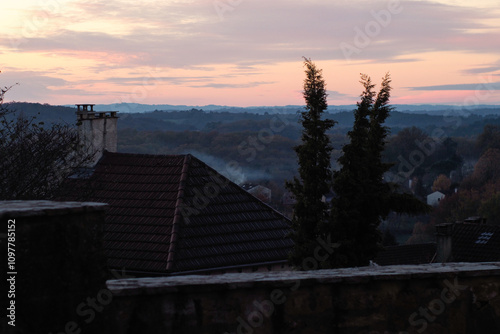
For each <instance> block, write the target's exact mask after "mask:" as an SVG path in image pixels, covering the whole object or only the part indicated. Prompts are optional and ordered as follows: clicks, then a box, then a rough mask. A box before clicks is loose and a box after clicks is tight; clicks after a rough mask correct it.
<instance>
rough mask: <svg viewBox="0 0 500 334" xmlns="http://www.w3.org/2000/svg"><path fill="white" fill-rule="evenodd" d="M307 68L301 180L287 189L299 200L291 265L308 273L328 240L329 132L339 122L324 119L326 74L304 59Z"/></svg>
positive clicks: (299, 150)
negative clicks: (320, 243) (311, 259)
mask: <svg viewBox="0 0 500 334" xmlns="http://www.w3.org/2000/svg"><path fill="white" fill-rule="evenodd" d="M304 66H305V67H306V70H305V73H306V78H305V79H304V90H303V96H304V99H305V102H306V106H305V110H304V111H303V112H301V118H300V122H301V124H302V126H303V131H302V136H301V144H300V145H298V146H296V147H295V148H294V150H295V152H296V154H297V158H298V162H299V169H298V172H299V177H298V178H297V177H295V178H294V179H293V180H292V181H291V182H287V183H286V187H287V188H288V189H289V190H290V191H291V192H292V193H293V195H294V197H295V200H296V203H295V206H294V215H293V218H292V232H291V238H292V239H293V241H294V243H295V246H294V249H293V251H292V253H291V254H290V258H289V260H290V264H291V265H293V266H295V267H298V268H300V269H304V270H305V269H311V268H307V266H306V265H305V262H304V259H306V258H308V257H311V256H314V249H315V248H316V247H317V246H318V243H317V239H318V238H319V237H321V238H325V237H326V236H327V234H328V233H329V219H328V209H329V205H328V204H327V203H325V202H323V201H322V197H323V195H326V194H327V193H328V192H329V191H330V189H331V179H332V171H331V164H330V155H331V151H332V149H333V147H332V146H331V143H330V139H329V137H328V136H327V134H326V131H328V130H329V129H330V128H331V127H333V126H334V124H335V122H334V121H333V120H329V119H321V118H322V115H323V112H324V111H325V110H326V109H327V107H328V104H327V94H326V89H325V81H324V80H323V76H322V70H321V69H318V68H317V67H316V65H315V64H314V63H312V62H311V60H310V59H307V58H304ZM320 266H321V264H320Z"/></svg>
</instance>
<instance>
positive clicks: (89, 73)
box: [0, 0, 500, 107]
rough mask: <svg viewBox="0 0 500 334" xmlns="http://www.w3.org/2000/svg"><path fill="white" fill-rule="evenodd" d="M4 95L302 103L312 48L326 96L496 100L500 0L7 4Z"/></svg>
mask: <svg viewBox="0 0 500 334" xmlns="http://www.w3.org/2000/svg"><path fill="white" fill-rule="evenodd" d="M2 2H3V3H2V10H1V11H0V22H1V25H2V28H1V29H0V71H1V73H0V86H1V87H6V86H7V87H8V86H11V85H14V86H13V87H12V88H11V90H10V91H9V92H8V93H7V94H6V96H5V99H6V100H7V101H13V100H14V101H27V102H40V103H49V104H54V105H60V104H76V103H96V104H101V103H106V104H107V103H122V102H125V103H145V104H174V105H177V104H182V105H200V106H202V105H208V104H217V105H228V106H241V107H246V106H280V105H300V104H303V97H302V85H303V80H304V78H305V74H304V66H303V57H307V58H310V59H312V61H313V62H315V63H316V65H317V66H318V67H319V68H321V69H322V70H323V76H324V79H325V82H326V85H327V89H328V94H329V95H328V103H329V104H330V105H344V104H354V103H356V101H357V100H358V98H359V95H360V93H361V91H362V86H361V84H360V83H359V80H360V74H361V73H364V74H367V75H369V76H370V77H371V78H372V80H373V82H374V83H376V84H379V83H380V81H381V78H382V77H383V76H384V75H385V73H387V72H389V73H390V74H391V77H392V80H393V81H392V86H393V91H392V98H391V102H392V103H394V104H428V103H429V104H454V105H465V106H471V105H477V104H500V20H499V19H498V18H499V17H500V2H499V1H498V0H474V1H465V0H438V1H425V0H423V1H420V0H413V1H404V0H401V1H398V0H390V1H379V0H375V1H360V0H336V1H328V0H300V1H299V0H272V1H270V0H143V1H135V0H134V1H132V0H108V1H104V0H100V1H96V0H20V1H5V0H2Z"/></svg>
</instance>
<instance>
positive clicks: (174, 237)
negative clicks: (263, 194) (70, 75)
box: [63, 105, 293, 276]
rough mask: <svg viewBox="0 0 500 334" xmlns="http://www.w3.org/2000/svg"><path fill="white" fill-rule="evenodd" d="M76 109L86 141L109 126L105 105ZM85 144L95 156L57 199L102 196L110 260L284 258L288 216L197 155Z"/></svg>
mask: <svg viewBox="0 0 500 334" xmlns="http://www.w3.org/2000/svg"><path fill="white" fill-rule="evenodd" d="M84 106H85V105H84ZM78 113H80V114H82V113H83V114H84V115H79V119H80V120H81V123H82V124H83V125H80V131H83V132H85V135H84V136H83V137H84V138H86V140H87V141H89V142H90V143H91V145H94V146H96V145H97V146H99V145H100V143H102V142H105V141H104V140H103V139H102V138H97V139H98V140H96V138H95V134H96V133H97V135H98V136H100V137H104V138H105V139H106V140H109V139H110V138H106V135H107V136H108V137H109V134H113V133H114V134H116V131H114V130H116V129H106V128H103V127H102V125H103V124H108V125H109V124H110V122H106V121H109V119H107V118H106V117H107V116H106V114H105V113H101V114H94V113H93V111H92V109H90V110H88V108H87V107H82V108H80V107H79V110H78ZM101 116H102V117H101ZM113 117H115V115H113ZM102 118H104V119H102ZM96 120H98V121H96ZM113 120H114V119H113ZM89 122H90V123H91V124H88V123H89ZM114 124H116V122H114ZM99 129H100V130H99ZM96 143H97V144H96ZM93 149H94V151H96V152H98V154H99V156H100V159H96V160H98V162H97V164H96V165H95V166H93V167H91V168H90V169H89V171H88V172H87V173H85V177H80V178H73V179H71V180H70V181H69V182H70V184H71V188H72V189H71V192H70V194H69V195H68V196H67V198H63V199H73V200H74V199H81V200H86V201H93V202H103V203H108V204H109V208H108V210H107V213H106V218H105V225H104V249H105V253H106V256H107V259H108V266H109V267H110V268H115V269H120V270H125V271H126V272H129V273H132V274H135V275H148V276H151V275H172V274H184V273H222V272H241V271H264V270H265V271H267V270H280V269H282V268H285V267H286V266H287V258H288V253H289V252H290V251H291V249H292V247H293V242H292V241H291V239H290V238H288V237H287V235H288V233H289V230H290V221H289V220H288V219H287V218H286V217H284V216H283V215H282V214H280V213H279V212H277V211H275V210H274V209H272V208H271V207H269V206H268V205H266V204H265V203H263V202H262V201H260V200H258V199H257V198H255V197H254V196H252V195H251V194H249V193H248V192H246V191H245V190H243V189H242V188H241V187H239V186H238V185H236V184H235V183H233V182H231V181H230V180H228V179H227V178H225V177H224V176H222V175H221V174H219V173H218V172H217V171H215V170H214V169H213V168H211V167H209V166H208V165H207V164H205V163H204V162H202V161H201V160H199V159H197V158H196V157H194V156H192V155H190V154H186V155H144V154H126V153H114V152H108V151H106V150H104V149H100V148H99V147H94V148H93ZM82 197H84V198H82Z"/></svg>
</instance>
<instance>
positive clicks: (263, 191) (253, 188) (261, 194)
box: [241, 183, 271, 203]
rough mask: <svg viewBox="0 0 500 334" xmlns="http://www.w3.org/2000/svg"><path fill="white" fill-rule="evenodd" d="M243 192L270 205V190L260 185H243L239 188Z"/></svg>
mask: <svg viewBox="0 0 500 334" xmlns="http://www.w3.org/2000/svg"><path fill="white" fill-rule="evenodd" d="M241 188H243V189H244V190H246V191H248V192H249V193H250V194H252V195H254V196H255V197H257V198H258V199H260V200H261V201H263V202H265V203H271V189H269V188H267V187H264V186H262V185H260V184H252V183H245V184H243V185H242V186H241Z"/></svg>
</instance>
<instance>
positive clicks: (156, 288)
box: [106, 262, 500, 296]
mask: <svg viewBox="0 0 500 334" xmlns="http://www.w3.org/2000/svg"><path fill="white" fill-rule="evenodd" d="M436 276H437V277H443V278H450V277H480V276H500V262H483V263H464V262H462V263H444V264H441V263H433V264H423V265H395V266H370V267H359V268H343V269H326V270H316V271H275V272H266V273H236V274H235V273H231V274H221V275H213V276H204V275H187V276H170V277H152V278H128V279H116V280H108V281H107V282H106V283H107V286H108V289H110V290H111V291H112V292H113V294H114V295H115V296H134V295H152V294H169V293H173V292H178V291H189V292H192V291H207V292H210V291H215V290H228V289H230V290H232V289H240V288H243V289H245V288H254V287H262V288H266V287H267V288H279V287H290V286H291V285H294V284H296V283H297V281H299V280H300V284H301V286H307V285H315V284H325V283H326V284H328V283H330V284H331V283H348V284H359V283H367V282H369V281H383V280H408V279H413V278H417V279H420V278H428V277H436Z"/></svg>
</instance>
